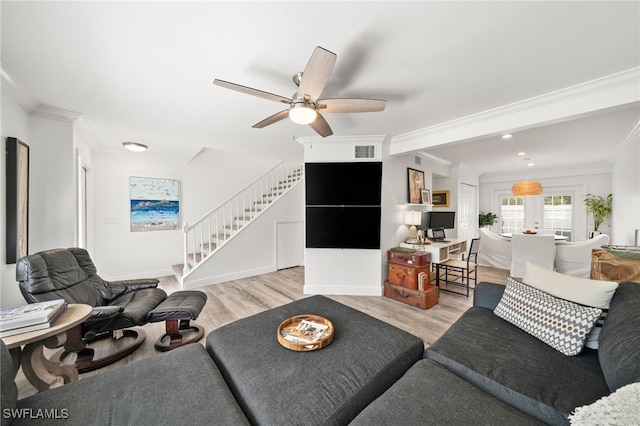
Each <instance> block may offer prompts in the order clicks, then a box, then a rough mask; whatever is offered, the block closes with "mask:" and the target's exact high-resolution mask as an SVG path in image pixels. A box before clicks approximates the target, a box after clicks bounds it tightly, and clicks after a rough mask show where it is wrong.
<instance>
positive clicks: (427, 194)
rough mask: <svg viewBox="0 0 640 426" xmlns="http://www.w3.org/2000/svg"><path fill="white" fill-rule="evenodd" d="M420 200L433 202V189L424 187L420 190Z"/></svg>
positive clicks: (423, 202) (428, 202)
mask: <svg viewBox="0 0 640 426" xmlns="http://www.w3.org/2000/svg"><path fill="white" fill-rule="evenodd" d="M420 201H422V204H431V191H429V190H428V189H422V190H421V191H420Z"/></svg>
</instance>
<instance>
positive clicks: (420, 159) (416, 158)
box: [414, 155, 422, 166]
mask: <svg viewBox="0 0 640 426" xmlns="http://www.w3.org/2000/svg"><path fill="white" fill-rule="evenodd" d="M414 158H415V160H414V161H415V162H416V165H417V166H419V165H421V164H422V158H421V157H418V156H417V155H416V156H415V157H414Z"/></svg>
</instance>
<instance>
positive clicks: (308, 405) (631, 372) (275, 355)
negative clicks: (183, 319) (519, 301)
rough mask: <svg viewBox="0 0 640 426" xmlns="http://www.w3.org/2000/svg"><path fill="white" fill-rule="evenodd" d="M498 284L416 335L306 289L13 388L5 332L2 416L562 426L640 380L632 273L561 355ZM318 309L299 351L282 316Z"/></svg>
mask: <svg viewBox="0 0 640 426" xmlns="http://www.w3.org/2000/svg"><path fill="white" fill-rule="evenodd" d="M504 288H505V287H504V286H502V285H498V284H490V283H479V284H478V286H477V288H476V290H475V297H474V306H473V307H472V308H470V309H469V310H468V311H467V312H466V313H465V314H463V316H462V317H461V318H460V319H459V320H458V321H457V322H456V323H455V324H454V325H453V326H452V327H451V328H450V330H449V331H447V332H446V333H445V334H444V335H443V336H442V337H441V338H440V339H439V340H438V341H436V342H435V343H434V344H433V345H431V346H430V347H429V348H427V349H426V350H424V345H423V342H422V341H421V340H420V339H419V338H417V337H416V336H413V335H411V334H409V333H406V332H404V331H402V330H400V329H398V328H395V327H393V326H391V325H389V324H386V323H384V322H381V321H379V320H377V319H374V318H373V317H370V316H368V315H366V314H364V313H362V312H359V311H356V310H354V309H351V308H349V307H347V306H345V305H342V304H340V303H338V302H335V301H333V300H331V299H329V298H326V297H323V296H311V297H308V298H305V299H301V300H298V301H295V302H292V303H290V304H287V305H284V306H281V307H278V308H275V309H271V310H268V311H265V312H262V313H259V314H256V315H253V316H251V317H247V318H244V319H241V320H238V321H235V322H233V323H231V324H228V325H226V326H224V327H221V328H219V329H217V330H214V331H213V332H211V333H210V334H209V335H208V336H207V339H206V349H205V347H203V346H202V345H201V344H190V345H186V346H184V347H182V348H178V349H175V350H173V351H171V352H168V353H164V354H161V355H157V356H154V357H151V358H148V359H145V360H141V361H138V362H135V363H132V364H128V365H126V366H124V367H122V368H119V369H116V370H111V371H107V372H104V373H102V374H98V375H94V376H91V377H84V378H81V380H79V381H78V382H74V383H70V384H67V385H64V386H62V387H59V388H55V389H51V390H48V391H44V392H40V393H38V394H36V395H33V396H30V397H26V398H23V399H21V400H17V391H16V387H15V383H14V381H13V376H12V374H11V367H10V362H11V361H10V355H9V353H8V350H7V349H6V347H5V346H4V344H2V364H1V367H2V425H5V424H26V423H28V424H38V423H37V421H38V420H40V422H41V424H55V423H60V424H64V425H73V424H78V425H85V424H112V425H124V424H135V425H147V424H148V425H174V424H189V425H199V424H203V425H204V424H207V425H210V424H220V425H236V424H237V425H242V424H265V425H278V426H280V425H311V424H323V425H345V424H354V425H367V426H368V425H388V424H394V425H425V424H448V425H451V424H465V425H466V424H487V425H489V424H519V425H520V424H541V423H548V424H565V423H567V422H568V420H567V416H568V415H569V414H570V413H571V411H572V409H573V408H575V407H577V406H579V405H584V404H590V403H592V402H594V401H596V400H597V399H599V398H601V397H603V396H605V395H607V394H609V393H611V392H613V391H615V390H616V389H618V388H619V387H621V386H624V385H625V384H627V383H633V382H637V381H640V316H639V314H638V313H639V312H640V311H639V308H640V284H638V283H623V284H621V285H620V287H619V288H618V290H617V292H616V294H615V296H614V298H613V300H612V302H611V308H610V311H609V316H608V318H607V320H606V322H605V325H604V327H603V329H602V332H601V334H600V338H599V340H600V349H599V350H598V351H595V350H585V351H584V352H583V353H581V354H580V355H578V356H574V357H568V356H565V355H562V354H560V353H559V352H558V351H556V350H555V349H552V348H550V347H548V346H547V345H546V344H545V343H542V342H541V341H539V340H538V339H536V338H535V337H532V336H530V335H528V334H526V333H524V332H523V331H522V330H520V329H518V328H517V327H515V326H513V325H511V324H510V323H508V322H506V321H504V320H502V319H501V318H498V317H497V316H496V315H494V314H493V309H494V308H495V306H496V304H497V303H498V301H499V300H500V297H501V295H502V292H503V291H504ZM309 313H312V314H316V315H322V316H325V317H327V318H329V319H330V320H331V321H332V323H333V325H334V327H335V330H336V331H335V337H334V341H333V342H332V343H331V344H330V345H329V346H327V347H325V348H323V349H321V350H317V351H312V352H295V351H290V350H288V349H286V348H284V347H282V346H281V345H280V344H279V343H278V342H277V339H276V336H275V333H276V330H277V327H278V325H279V324H280V323H281V322H282V321H283V320H285V319H286V318H288V317H291V316H294V315H299V314H309Z"/></svg>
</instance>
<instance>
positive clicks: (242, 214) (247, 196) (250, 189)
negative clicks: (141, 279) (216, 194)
mask: <svg viewBox="0 0 640 426" xmlns="http://www.w3.org/2000/svg"><path fill="white" fill-rule="evenodd" d="M301 177H302V165H301V164H299V163H287V162H284V161H282V162H279V163H278V164H276V165H275V166H273V167H272V168H270V169H269V170H267V171H266V172H265V173H263V174H262V175H261V176H259V177H258V178H256V179H254V180H253V181H252V182H250V183H249V184H247V185H245V186H244V187H243V188H242V189H240V190H239V191H238V192H237V193H236V194H234V195H232V196H231V197H229V198H227V199H226V200H224V201H223V202H221V203H220V204H218V206H216V207H215V208H214V209H212V210H211V211H209V212H208V213H207V214H205V215H204V216H202V217H201V218H200V219H198V220H196V221H195V222H194V223H193V224H192V225H189V224H187V223H186V222H185V223H184V225H183V227H182V231H183V233H184V238H183V240H184V268H183V274H182V278H183V279H184V278H185V277H186V276H187V275H189V274H190V273H192V272H193V271H194V270H195V269H196V268H197V267H198V266H200V265H201V264H202V263H203V262H204V261H205V260H206V259H208V258H209V257H210V256H211V255H212V254H213V253H214V252H216V251H218V250H219V249H220V248H221V247H222V246H223V245H225V244H226V243H227V241H229V240H230V239H231V238H233V236H234V235H236V234H237V233H238V232H240V231H242V230H243V229H244V228H245V227H246V226H247V225H248V223H249V222H251V221H253V220H254V219H255V218H256V217H258V216H260V215H261V214H262V213H263V212H264V211H265V210H266V209H268V208H269V207H270V206H271V205H272V204H273V203H274V202H275V201H276V200H277V199H279V198H280V197H282V196H283V195H284V194H285V193H287V192H288V191H289V190H290V189H291V188H292V187H293V186H294V185H295V184H297V182H298V181H299V180H300V179H301ZM212 225H213V229H212ZM198 248H199V250H198ZM198 255H199V256H198Z"/></svg>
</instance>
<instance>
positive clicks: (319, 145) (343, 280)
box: [300, 136, 387, 296]
mask: <svg viewBox="0 0 640 426" xmlns="http://www.w3.org/2000/svg"><path fill="white" fill-rule="evenodd" d="M383 141H384V137H383V136H362V137H335V136H334V137H332V138H330V139H321V138H315V137H314V138H305V139H302V140H301V141H300V142H301V143H302V144H303V145H304V153H305V154H304V155H305V157H304V158H305V162H307V163H309V162H355V161H383ZM356 146H373V147H374V155H373V157H372V158H364V159H358V158H355V147H356ZM382 175H383V189H382V199H383V200H384V198H385V187H384V180H385V179H386V170H385V164H384V162H383V166H382ZM383 202H384V201H383ZM303 204H304V202H303ZM386 220H387V218H386V216H385V209H384V207H383V208H382V212H381V223H385V221H386ZM381 232H382V228H381ZM381 238H384V237H382V234H381ZM383 253H385V255H386V251H384V250H383V249H382V246H381V249H368V250H364V249H305V251H304V257H305V260H304V263H305V283H304V292H305V294H352V295H371V296H375V295H378V296H379V295H381V294H382V283H383V275H382V263H383V261H382V259H383ZM385 276H386V275H385Z"/></svg>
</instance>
